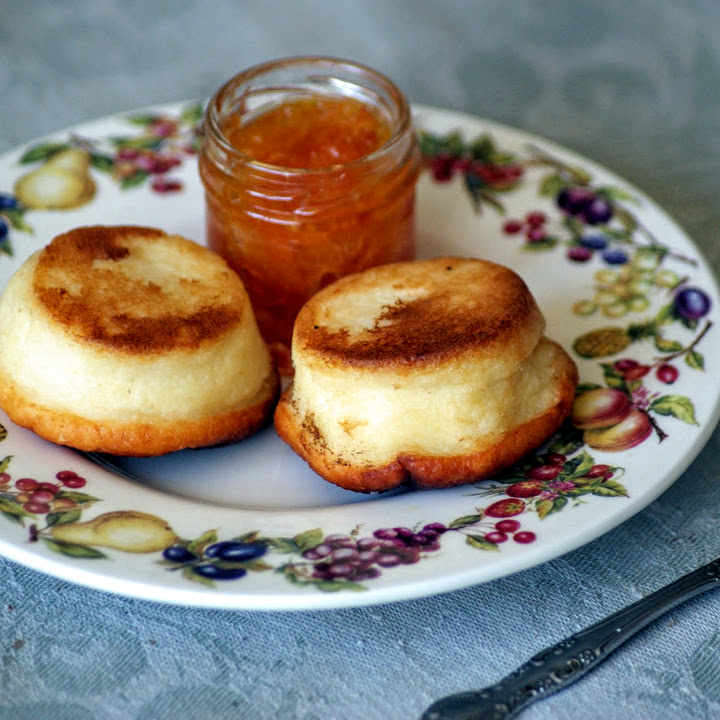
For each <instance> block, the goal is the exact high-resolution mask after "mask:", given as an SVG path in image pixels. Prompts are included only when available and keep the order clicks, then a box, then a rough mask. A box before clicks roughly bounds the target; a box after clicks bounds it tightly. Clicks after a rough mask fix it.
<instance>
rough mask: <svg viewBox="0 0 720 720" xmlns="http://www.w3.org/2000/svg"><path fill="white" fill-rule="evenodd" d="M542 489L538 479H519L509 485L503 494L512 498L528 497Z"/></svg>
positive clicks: (537, 493)
mask: <svg viewBox="0 0 720 720" xmlns="http://www.w3.org/2000/svg"><path fill="white" fill-rule="evenodd" d="M542 491H543V483H542V481H540V480H521V481H520V482H516V483H513V484H512V485H510V487H509V488H507V490H505V494H506V495H508V496H509V497H512V498H529V497H535V496H536V495H539V494H540V493H541V492H542Z"/></svg>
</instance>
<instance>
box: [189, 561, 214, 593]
mask: <svg viewBox="0 0 720 720" xmlns="http://www.w3.org/2000/svg"><path fill="white" fill-rule="evenodd" d="M182 576H183V577H184V578H185V579H186V580H190V581H192V582H196V583H198V584H200V585H205V587H211V588H214V587H215V583H214V582H213V581H212V580H211V579H210V578H206V577H203V576H202V575H198V574H197V573H196V572H195V568H193V566H192V565H185V566H184V567H183V569H182Z"/></svg>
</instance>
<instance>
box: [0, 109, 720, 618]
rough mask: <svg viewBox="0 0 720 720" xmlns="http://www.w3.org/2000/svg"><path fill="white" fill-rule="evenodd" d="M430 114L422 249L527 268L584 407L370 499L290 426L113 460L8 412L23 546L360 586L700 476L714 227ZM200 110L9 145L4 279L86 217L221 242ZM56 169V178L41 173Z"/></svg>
mask: <svg viewBox="0 0 720 720" xmlns="http://www.w3.org/2000/svg"><path fill="white" fill-rule="evenodd" d="M414 113H415V118H416V124H417V127H418V131H419V132H420V134H421V141H422V146H423V150H424V153H425V155H426V163H425V166H426V169H425V170H424V172H423V175H422V177H421V180H420V184H419V187H418V225H419V227H418V229H419V255H420V256H421V257H431V256H436V255H440V254H457V255H469V256H479V257H484V258H488V259H491V260H495V261H497V262H501V263H504V264H506V265H509V266H511V267H513V268H514V269H515V270H516V271H517V272H518V273H520V275H521V276H522V277H523V278H524V279H525V280H526V282H527V283H528V285H529V286H530V289H531V290H532V292H533V293H534V294H535V296H536V298H537V299H538V302H539V304H540V306H541V308H542V309H543V311H544V313H545V316H546V318H547V323H548V329H547V333H548V335H549V336H550V337H552V338H554V339H556V340H558V341H559V342H560V343H562V344H563V345H564V346H565V347H566V348H567V349H568V350H569V351H570V352H571V353H572V354H573V356H574V358H575V359H576V361H577V363H578V367H579V369H580V380H581V385H580V387H579V389H578V399H577V404H576V408H577V413H576V418H575V419H576V421H577V424H576V425H573V424H572V423H566V425H565V426H563V428H562V429H561V430H560V431H559V432H558V433H557V434H556V435H555V436H554V437H553V438H552V439H551V440H550V441H549V442H548V443H547V444H546V445H544V446H543V447H542V448H539V449H538V450H537V451H536V452H533V453H532V454H531V455H529V456H528V457H527V458H525V459H523V461H521V462H520V463H518V465H516V466H515V467H513V468H511V469H510V470H509V471H507V472H504V473H503V474H502V475H500V476H498V477H496V478H494V479H491V480H485V481H483V482H478V483H475V484H471V485H466V486H463V487H459V488H454V489H448V490H441V491H425V492H422V491H403V492H396V493H394V494H391V495H383V496H377V495H369V496H365V495H357V494H354V493H350V492H346V491H343V490H341V489H339V488H336V487H335V486H332V485H330V484H328V483H326V482H324V481H323V480H321V479H320V478H319V477H318V476H316V475H315V474H314V473H313V472H311V471H310V470H309V469H308V468H307V466H306V465H305V464H304V462H303V461H302V460H300V459H299V458H298V457H297V456H295V455H294V454H293V453H292V452H291V451H290V450H289V448H287V447H286V446H285V445H284V444H283V443H282V442H281V441H280V440H279V439H278V438H277V436H276V435H275V433H274V431H273V430H272V429H271V428H270V429H267V430H266V431H264V432H262V433H260V434H259V435H257V436H256V437H254V438H252V439H250V440H247V441H246V442H243V443H240V444H237V445H234V446H232V447H226V448H214V449H205V450H194V451H184V452H180V453H175V454H173V455H170V456H166V457H163V458H155V459H146V460H140V459H125V460H119V459H114V458H103V459H100V460H101V463H102V464H98V463H97V462H95V461H94V460H93V459H91V458H88V457H86V456H83V455H80V454H78V453H77V452H75V451H73V450H71V449H68V448H63V447H59V446H55V445H53V444H51V443H47V442H45V441H43V440H40V439H39V438H37V437H36V436H34V435H33V434H32V433H30V432H28V431H26V430H23V429H21V428H19V427H17V426H15V425H13V424H12V423H11V422H10V421H9V420H8V418H7V416H5V415H0V423H1V424H2V426H3V428H4V429H3V430H2V432H0V437H2V440H1V441H0V463H1V465H0V514H1V515H2V517H0V552H1V553H2V554H3V555H5V556H6V557H8V558H10V559H12V560H15V561H17V562H19V563H23V564H26V565H28V566H30V567H32V568H35V569H37V570H40V571H41V572H44V573H49V574H51V575H54V576H57V577H60V578H63V579H65V580H69V581H72V582H75V583H80V584H85V585H88V586H91V587H94V588H97V589H100V590H105V591H109V592H115V593H122V594H124V595H128V596H133V597H138V598H144V599H149V600H156V601H161V602H166V603H178V604H184V605H192V606H200V607H218V608H245V609H262V610H296V609H311V608H313V609H320V608H337V607H349V606H359V605H367V604H372V603H384V602H390V601H398V600H404V599H409V598H415V597H420V596H426V595H430V594H434V593H441V592H446V591H450V590H454V589H457V588H462V587H465V586H469V585H473V584H476V583H482V582H486V581H490V580H492V579H494V578H499V577H502V576H505V575H508V574H510V573H514V572H517V571H520V570H522V569H524V568H529V567H533V566H536V565H539V564H541V563H544V562H546V561H548V560H550V559H551V558H554V557H557V556H558V555H560V554H562V553H566V552H568V551H570V550H572V549H574V548H577V547H579V546H581V545H583V544H585V543H588V542H590V541H591V540H593V539H594V538H597V537H598V536H600V535H602V534H603V533H605V532H607V531H608V530H610V529H611V528H613V527H615V526H617V525H618V524H619V523H621V522H623V521H624V520H626V519H627V518H629V517H631V516H632V515H634V514H635V513H637V512H638V511H639V510H641V509H642V508H644V507H645V506H646V505H647V504H648V503H649V502H651V501H652V500H653V499H654V498H656V497H657V496H658V495H659V494H660V493H662V492H663V491H664V490H665V489H666V488H667V487H668V486H670V484H671V483H673V482H674V481H675V480H676V479H677V478H678V477H679V476H680V475H681V473H682V472H683V471H684V470H685V468H686V467H687V466H688V465H689V463H690V462H691V461H692V460H693V458H694V457H695V456H696V455H697V453H698V452H699V451H700V450H701V448H702V447H703V445H704V444H705V442H706V441H707V439H708V437H709V436H710V434H711V432H712V430H713V429H714V427H715V425H716V422H717V420H718V411H719V402H718V400H719V397H720V392H719V389H720V370H719V367H718V363H717V362H716V359H717V358H718V356H720V348H719V343H720V335H719V334H718V331H717V327H716V315H717V311H718V289H717V286H716V283H715V280H714V278H713V276H712V273H711V271H710V269H709V268H708V265H707V263H706V261H705V260H704V259H703V257H702V255H701V253H700V252H699V250H698V248H697V247H696V246H695V245H694V244H693V243H692V241H691V240H690V239H688V237H686V235H685V234H684V233H683V231H682V230H681V229H680V228H679V227H678V226H677V225H676V224H675V223H674V222H673V220H672V219H670V218H669V217H668V216H667V215H666V214H665V213H664V212H663V211H662V210H661V209H660V208H659V207H657V205H655V204H654V203H653V202H652V201H651V200H650V199H649V198H648V197H646V196H645V195H644V194H643V193H642V192H641V191H640V190H638V189H637V188H635V187H633V186H631V185H630V184H628V183H627V182H625V181H624V180H622V179H621V178H619V177H617V176H616V175H614V174H613V173H611V172H610V171H608V170H606V169H605V168H603V167H601V166H599V165H597V164H596V163H594V162H592V161H591V160H588V159H586V158H583V157H580V156H578V155H577V154H575V153H573V152H571V151H569V150H567V149H565V148H562V147H558V146H557V145H555V144H553V143H551V142H549V141H547V140H544V139H542V138H538V137H534V136H531V135H529V134H526V133H524V132H520V131H518V130H515V129H512V128H508V127H505V126H502V125H498V124H496V123H493V122H490V121H488V120H484V119H481V118H476V117H471V116H467V115H461V114H458V113H455V112H451V111H445V110H440V109H435V108H430V107H423V106H416V107H415V108H414ZM200 115H201V104H199V103H192V102H187V103H177V104H172V105H163V106H157V107H151V108H147V109H143V110H138V111H133V112H129V113H126V114H121V115H117V116H113V117H110V118H104V119H101V120H96V121H92V122H88V123H85V124H82V125H79V126H77V127H73V128H71V129H68V130H64V131H61V132H59V133H57V134H54V135H52V136H50V137H47V138H44V139H41V140H38V141H36V142H33V143H30V144H28V145H27V146H25V147H22V148H19V149H17V150H15V151H13V152H10V153H7V154H5V155H4V156H2V157H1V158H0V178H3V180H2V183H3V185H2V186H0V208H1V209H0V214H1V216H2V224H1V225H0V243H1V245H0V251H1V252H0V285H2V286H4V285H5V283H6V282H7V281H8V279H9V277H10V276H11V274H12V273H13V272H14V271H15V269H16V268H17V267H18V266H19V265H20V263H21V262H22V261H23V260H24V259H25V258H26V257H27V256H28V255H29V254H30V253H31V252H33V251H35V250H36V249H38V248H40V247H42V246H43V245H44V244H46V243H47V242H49V241H50V239H51V238H52V237H53V236H54V235H56V234H57V233H59V232H62V231H65V230H67V229H69V228H71V227H75V226H78V225H84V224H96V223H101V224H115V223H137V224H148V225H156V226H158V227H161V228H163V229H164V230H166V231H168V232H173V233H180V234H182V235H185V236H187V237H189V238H193V239H195V240H197V241H198V242H202V241H203V195H202V189H201V185H200V182H199V179H198V175H197V169H196V161H195V157H194V155H195V149H196V145H197V142H198V134H197V124H198V122H199V120H200ZM58 166H60V167H61V170H60V171H59V172H58ZM53 167H54V168H55V175H54V178H55V183H54V185H52V187H50V188H49V186H48V184H47V183H45V184H43V183H42V182H39V181H38V176H39V175H42V172H43V171H47V170H48V168H53ZM31 173H35V175H31ZM63 173H65V174H66V175H63ZM67 174H69V175H72V177H68V176H67ZM28 178H29V179H28ZM21 180H22V182H19V181H21ZM63 183H64V184H63ZM48 193H50V194H52V193H54V197H53V198H51V197H50V195H48ZM50 201H52V203H54V204H55V205H58V204H61V205H63V206H64V209H49V208H47V207H46V205H47V204H48V203H49V202H50ZM593 424H594V425H601V426H602V427H601V428H599V429H598V428H596V429H588V428H587V427H586V426H587V425H593Z"/></svg>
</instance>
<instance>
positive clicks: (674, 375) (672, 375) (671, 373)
mask: <svg viewBox="0 0 720 720" xmlns="http://www.w3.org/2000/svg"><path fill="white" fill-rule="evenodd" d="M679 375H680V372H679V370H678V369H677V368H676V367H675V366H674V365H670V364H669V363H663V364H662V365H658V368H657V370H655V376H656V377H657V379H658V380H659V381H660V382H662V383H665V384H666V385H672V384H673V383H674V382H675V381H676V380H677V379H678V376H679Z"/></svg>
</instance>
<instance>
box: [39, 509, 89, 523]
mask: <svg viewBox="0 0 720 720" xmlns="http://www.w3.org/2000/svg"><path fill="white" fill-rule="evenodd" d="M81 515H82V511H81V510H80V509H79V508H72V510H65V511H64V512H51V513H48V514H47V515H46V516H45V523H46V525H47V526H48V527H52V526H53V525H67V524H68V523H74V522H77V521H78V520H79V519H80V516H81Z"/></svg>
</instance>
